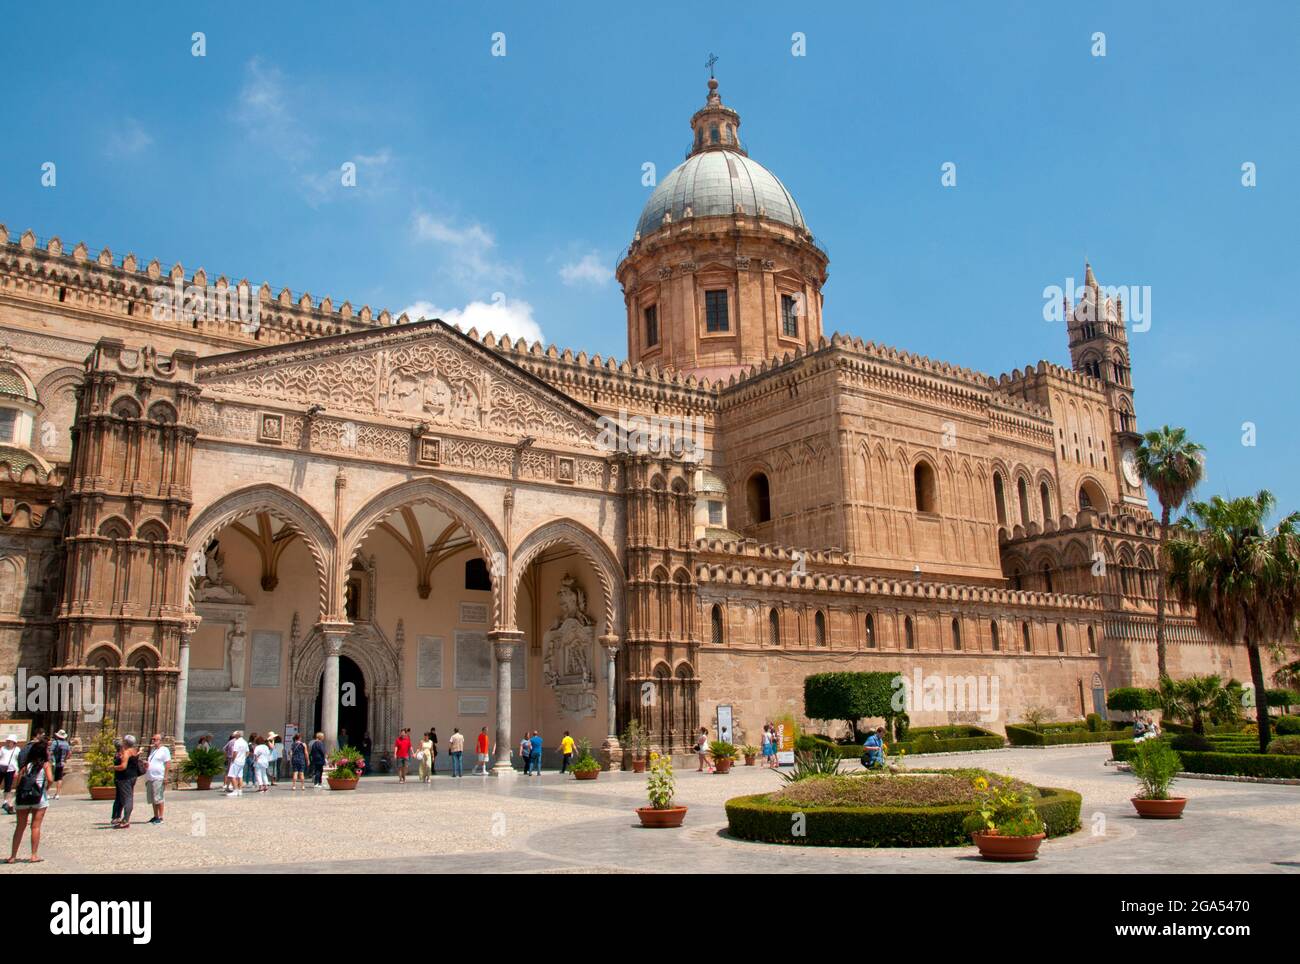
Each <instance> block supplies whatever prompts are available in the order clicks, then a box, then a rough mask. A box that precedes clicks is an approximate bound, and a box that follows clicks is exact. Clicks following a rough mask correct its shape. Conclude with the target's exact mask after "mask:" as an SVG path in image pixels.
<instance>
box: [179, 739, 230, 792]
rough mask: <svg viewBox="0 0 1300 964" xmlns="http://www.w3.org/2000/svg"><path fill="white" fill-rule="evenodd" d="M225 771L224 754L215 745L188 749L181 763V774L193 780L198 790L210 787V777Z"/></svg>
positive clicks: (217, 775)
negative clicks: (187, 753)
mask: <svg viewBox="0 0 1300 964" xmlns="http://www.w3.org/2000/svg"><path fill="white" fill-rule="evenodd" d="M225 772H226V754H225V753H224V752H222V751H221V750H219V749H217V748H216V747H215V746H203V745H201V744H200V745H199V746H196V747H194V749H192V750H190V751H189V755H188V756H187V757H186V758H185V762H184V763H182V764H181V775H182V776H184V777H185V779H187V780H193V781H194V784H195V786H196V787H197V788H198V789H200V790H208V789H211V787H212V778H213V777H219V776H221V774H223V773H225Z"/></svg>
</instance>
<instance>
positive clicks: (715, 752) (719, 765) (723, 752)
mask: <svg viewBox="0 0 1300 964" xmlns="http://www.w3.org/2000/svg"><path fill="white" fill-rule="evenodd" d="M709 755H710V756H712V757H713V766H714V768H715V770H716V772H718V773H726V772H727V771H728V770H730V769H731V764H732V763H733V762H735V759H736V747H735V746H734V745H733V744H731V743H728V742H727V741H726V740H713V741H711V742H710V743H709Z"/></svg>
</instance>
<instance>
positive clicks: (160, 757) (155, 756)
mask: <svg viewBox="0 0 1300 964" xmlns="http://www.w3.org/2000/svg"><path fill="white" fill-rule="evenodd" d="M171 762H172V751H171V750H169V749H168V748H167V747H165V746H163V741H162V734H161V733H155V734H154V735H153V739H152V740H150V741H149V769H148V770H147V771H146V772H145V775H144V792H145V799H147V800H148V801H149V803H150V804H151V805H152V806H153V819H152V820H150V821H149V822H150V823H152V824H160V823H162V822H163V791H164V789H166V786H167V770H168V768H169V767H170V766H171Z"/></svg>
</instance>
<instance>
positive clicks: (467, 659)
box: [456, 629, 492, 712]
mask: <svg viewBox="0 0 1300 964" xmlns="http://www.w3.org/2000/svg"><path fill="white" fill-rule="evenodd" d="M491 688H492V650H491V649H490V648H489V647H488V640H487V633H481V632H477V631H474V630H469V629H458V630H456V689H459V690H488V689H491ZM484 712H487V711H486V710H484Z"/></svg>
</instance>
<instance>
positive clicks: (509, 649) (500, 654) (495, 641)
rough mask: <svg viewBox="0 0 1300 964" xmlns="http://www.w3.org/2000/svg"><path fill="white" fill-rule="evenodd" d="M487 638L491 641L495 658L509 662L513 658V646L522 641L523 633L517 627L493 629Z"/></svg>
mask: <svg viewBox="0 0 1300 964" xmlns="http://www.w3.org/2000/svg"><path fill="white" fill-rule="evenodd" d="M487 638H488V639H489V640H490V641H491V642H492V651H493V652H494V653H495V654H496V658H497V660H498V661H500V662H502V663H509V662H512V661H513V660H514V658H515V648H516V647H517V646H519V644H521V643H522V642H523V641H524V634H523V633H522V632H521V631H519V630H517V629H494V630H492V631H491V632H490V633H488V634H487Z"/></svg>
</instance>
